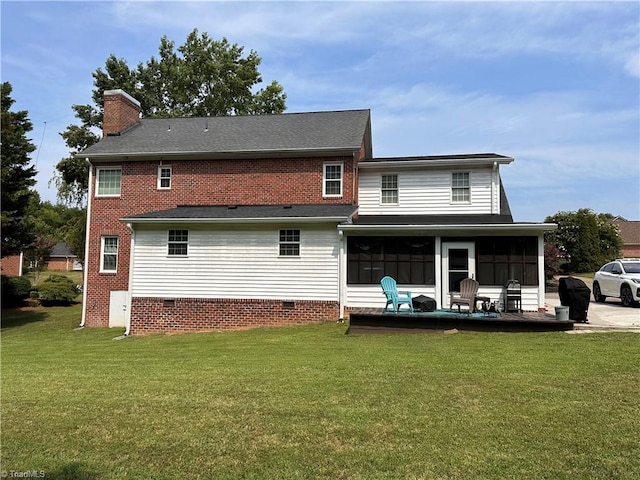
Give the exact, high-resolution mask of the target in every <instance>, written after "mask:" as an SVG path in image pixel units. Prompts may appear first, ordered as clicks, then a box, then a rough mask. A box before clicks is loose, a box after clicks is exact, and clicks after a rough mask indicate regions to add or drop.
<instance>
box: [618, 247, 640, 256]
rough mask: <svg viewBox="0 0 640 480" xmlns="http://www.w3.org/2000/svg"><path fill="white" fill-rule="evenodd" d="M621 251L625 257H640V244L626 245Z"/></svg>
mask: <svg viewBox="0 0 640 480" xmlns="http://www.w3.org/2000/svg"><path fill="white" fill-rule="evenodd" d="M620 253H621V255H622V256H623V257H625V258H640V245H624V246H623V247H622V251H621V252H620Z"/></svg>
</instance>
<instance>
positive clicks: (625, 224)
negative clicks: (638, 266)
mask: <svg viewBox="0 0 640 480" xmlns="http://www.w3.org/2000/svg"><path fill="white" fill-rule="evenodd" d="M614 223H615V224H616V225H617V226H618V229H619V231H620V238H621V239H622V252H621V256H622V257H624V258H640V221H637V220H626V219H624V218H622V217H617V218H616V219H614Z"/></svg>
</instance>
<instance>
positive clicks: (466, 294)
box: [449, 278, 480, 313]
mask: <svg viewBox="0 0 640 480" xmlns="http://www.w3.org/2000/svg"><path fill="white" fill-rule="evenodd" d="M479 286H480V284H479V283H478V282H477V281H476V280H474V279H473V278H465V279H464V280H462V281H461V282H460V291H459V292H450V293H449V294H450V295H451V304H450V305H449V308H451V309H453V306H454V305H457V306H458V312H459V311H460V306H461V305H466V306H467V307H469V313H471V312H472V311H473V309H474V307H475V305H474V303H475V301H476V295H477V294H478V287H479Z"/></svg>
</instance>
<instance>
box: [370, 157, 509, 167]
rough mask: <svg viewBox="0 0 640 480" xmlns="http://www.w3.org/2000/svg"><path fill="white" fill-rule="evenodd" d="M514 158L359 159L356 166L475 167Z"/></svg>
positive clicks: (491, 164)
mask: <svg viewBox="0 0 640 480" xmlns="http://www.w3.org/2000/svg"><path fill="white" fill-rule="evenodd" d="M513 161H514V159H513V158H511V157H503V158H495V157H485V158H469V159H460V158H442V159H438V160H426V159H420V160H391V161H381V162H367V161H361V162H358V168H361V169H376V168H384V169H388V168H392V169H398V170H399V169H403V168H415V167H477V166H493V165H494V164H496V163H498V164H502V165H508V164H509V163H511V162H513Z"/></svg>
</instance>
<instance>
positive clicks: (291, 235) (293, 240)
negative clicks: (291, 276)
mask: <svg viewBox="0 0 640 480" xmlns="http://www.w3.org/2000/svg"><path fill="white" fill-rule="evenodd" d="M280 256H282V257H299V256H300V230H280Z"/></svg>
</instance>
